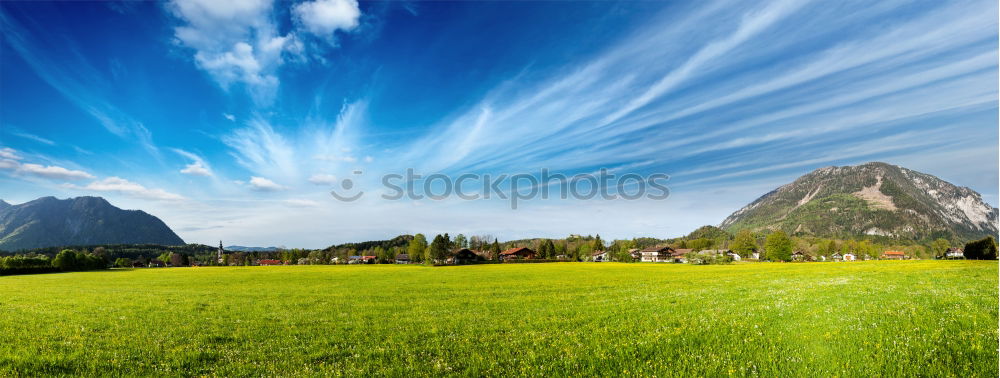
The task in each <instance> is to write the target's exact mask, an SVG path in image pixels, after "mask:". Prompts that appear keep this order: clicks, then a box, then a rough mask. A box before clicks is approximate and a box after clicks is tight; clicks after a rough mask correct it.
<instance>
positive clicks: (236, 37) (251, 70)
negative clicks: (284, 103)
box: [168, 0, 301, 118]
mask: <svg viewBox="0 0 1000 378" xmlns="http://www.w3.org/2000/svg"><path fill="white" fill-rule="evenodd" d="M168 9H169V10H170V12H171V13H172V14H173V15H174V16H175V17H177V18H178V19H180V20H182V21H183V22H184V24H183V25H181V26H178V27H176V28H174V37H176V38H177V41H178V42H179V43H180V44H181V45H183V46H185V47H189V48H192V49H194V50H195V53H194V60H195V64H196V65H197V66H198V67H199V68H201V69H203V70H205V71H206V72H208V73H209V74H210V75H211V76H212V78H213V79H214V80H215V81H216V82H217V83H218V84H219V85H220V86H221V87H222V88H224V89H228V88H229V87H230V85H232V84H234V83H244V84H246V85H247V86H248V89H249V90H250V92H251V94H252V95H253V96H254V98H255V100H257V101H258V102H270V101H272V100H273V97H274V94H275V92H276V90H277V87H278V83H279V80H278V77H277V76H276V71H277V69H278V67H280V66H281V65H282V64H283V63H284V59H283V57H282V54H283V53H284V52H285V51H286V50H289V51H292V50H299V49H301V44H299V43H297V42H296V40H295V36H294V34H292V33H289V34H288V35H285V36H280V35H277V32H276V30H277V26H276V25H275V22H274V20H273V17H272V14H271V11H272V1H271V0H238V1H217V0H174V1H173V2H171V3H170V5H169V6H168ZM292 52H294V51H292ZM227 118H228V117H227Z"/></svg>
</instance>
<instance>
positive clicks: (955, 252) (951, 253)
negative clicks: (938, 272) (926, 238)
mask: <svg viewBox="0 0 1000 378" xmlns="http://www.w3.org/2000/svg"><path fill="white" fill-rule="evenodd" d="M944 258H946V259H964V258H965V251H962V249H961V248H955V247H952V248H948V250H947V251H945V252H944Z"/></svg>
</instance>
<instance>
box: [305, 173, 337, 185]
mask: <svg viewBox="0 0 1000 378" xmlns="http://www.w3.org/2000/svg"><path fill="white" fill-rule="evenodd" d="M309 182H311V183H313V184H316V185H332V184H333V183H335V182H337V176H334V175H331V174H326V173H317V174H315V175H312V176H311V177H309Z"/></svg>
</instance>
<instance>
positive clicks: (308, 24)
mask: <svg viewBox="0 0 1000 378" xmlns="http://www.w3.org/2000/svg"><path fill="white" fill-rule="evenodd" d="M292 13H293V14H294V15H295V18H296V19H297V20H298V21H299V22H300V23H301V25H302V26H303V27H304V28H305V29H306V30H308V31H309V32H310V33H313V34H315V35H317V36H321V37H329V36H332V34H333V33H334V32H336V31H337V30H343V31H350V30H353V29H354V28H356V27H357V26H358V19H359V18H360V17H361V9H360V8H358V2H357V1H356V0H316V1H310V2H304V3H299V4H297V5H295V6H294V7H293V8H292Z"/></svg>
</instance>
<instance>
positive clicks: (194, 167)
mask: <svg viewBox="0 0 1000 378" xmlns="http://www.w3.org/2000/svg"><path fill="white" fill-rule="evenodd" d="M181 173H183V174H188V175H193V176H205V177H212V171H211V170H209V169H208V167H206V166H204V165H202V163H201V162H197V161H196V162H194V163H191V164H188V165H186V166H184V169H182V170H181Z"/></svg>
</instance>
